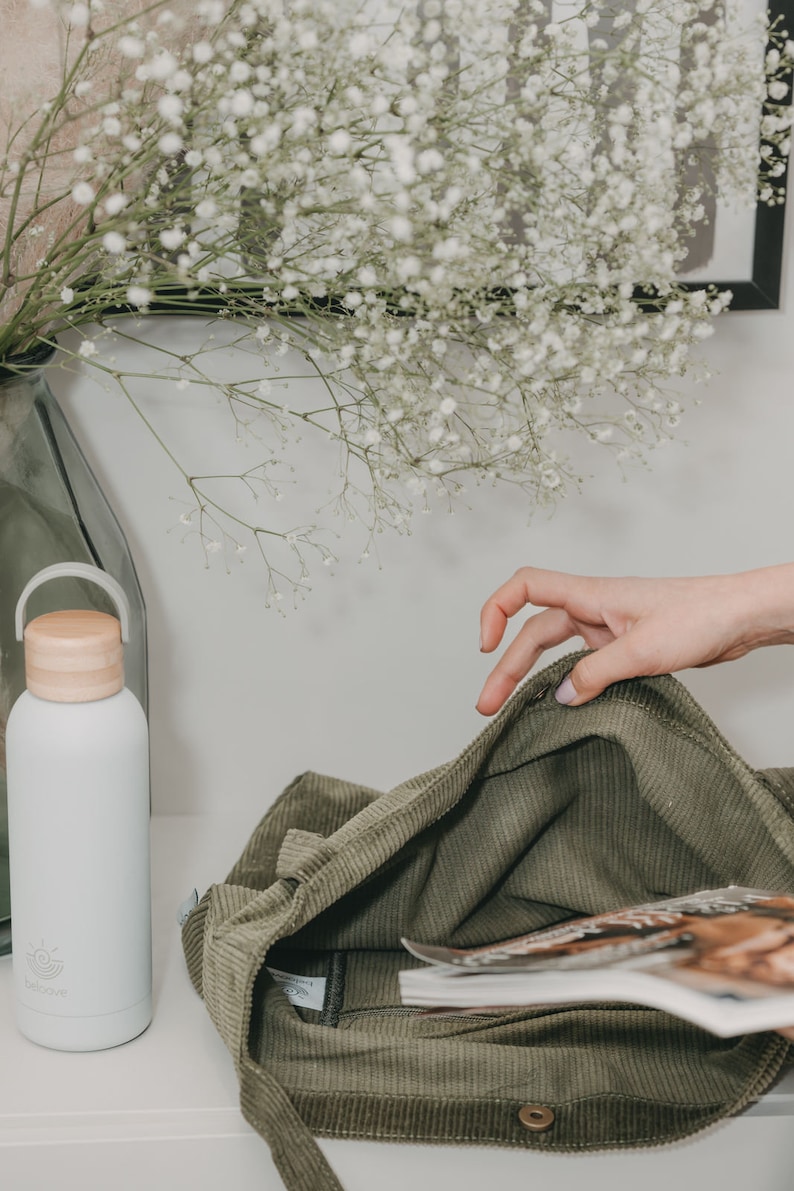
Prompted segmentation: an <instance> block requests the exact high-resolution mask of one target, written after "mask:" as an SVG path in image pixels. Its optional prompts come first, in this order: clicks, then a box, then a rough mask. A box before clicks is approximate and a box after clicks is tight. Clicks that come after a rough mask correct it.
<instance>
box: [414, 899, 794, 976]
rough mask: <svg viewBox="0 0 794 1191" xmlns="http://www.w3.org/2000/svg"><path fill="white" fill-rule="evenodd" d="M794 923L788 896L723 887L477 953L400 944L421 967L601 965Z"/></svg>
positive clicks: (572, 921)
mask: <svg viewBox="0 0 794 1191" xmlns="http://www.w3.org/2000/svg"><path fill="white" fill-rule="evenodd" d="M773 923H774V924H775V925H778V924H782V925H780V926H779V929H780V930H784V931H785V929H786V928H787V927H788V925H789V924H792V925H794V895H791V894H782V893H773V892H770V891H768V890H762V889H747V888H744V887H742V886H738V885H730V886H727V887H726V888H724V889H708V890H703V891H701V892H698V893H693V894H689V895H687V896H685V897H678V898H671V899H668V900H665V901H659V902H653V903H650V904H647V905H642V906H630V907H628V908H626V909H623V910H614V911H608V912H606V913H604V914H597V915H595V916H593V917H590V918H575V919H570V920H568V921H566V922H562V923H559V924H558V925H556V926H551V927H547V928H545V929H543V930H538V931H533V932H532V933H530V934H526V935H519V936H518V937H516V938H512V939H505V940H503V941H501V942H495V943H490V944H487V945H486V946H482V947H470V948H455V947H436V946H429V945H426V944H422V943H416V942H413V941H412V940H410V939H403V940H402V943H403V946H404V947H405V948H406V950H408V951H409V952H410V953H411V955H414V956H415V957H416V958H417V959H421V960H424V961H425V962H426V963H431V964H439V965H442V966H449V967H453V968H463V969H465V970H467V971H478V970H480V971H482V970H502V971H516V970H521V971H524V970H527V969H530V970H537V971H542V970H546V969H555V970H556V969H569V968H577V969H578V968H591V967H599V968H600V967H605V966H607V965H610V964H617V963H620V964H623V963H625V962H627V961H630V960H631V959H633V958H635V957H640V956H644V955H647V954H648V953H651V952H658V951H660V950H663V949H666V948H668V947H680V946H682V945H689V944H694V943H695V941H697V945H698V946H699V947H700V948H705V947H708V946H714V947H721V946H727V945H729V944H731V943H739V942H740V941H741V940H742V939H743V938H745V937H746V936H748V935H757V934H760V933H761V932H762V929H763V928H764V927H765V926H769V925H772V924H773Z"/></svg>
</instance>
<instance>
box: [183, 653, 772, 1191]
mask: <svg viewBox="0 0 794 1191" xmlns="http://www.w3.org/2000/svg"><path fill="white" fill-rule="evenodd" d="M574 660H575V658H574V657H569V658H566V659H563V660H561V661H560V662H557V663H556V664H554V665H552V666H550V667H548V668H547V669H546V670H544V671H543V672H542V673H540V674H538V675H537V676H536V677H534V678H531V679H530V680H528V681H527V682H526V683H525V684H524V685H523V687H522V688H520V689H519V691H518V692H517V693H516V694H515V695H514V696H513V698H512V699H511V700H510V702H509V703H508V704H507V706H506V707H505V708H504V709H503V710H502V712H501V713H500V714H499V716H497V717H496V718H495V719H494V720H493V721H491V722H490V723H489V724H488V726H487V727H486V728H485V730H484V731H483V732H482V733H481V734H480V735H479V736H478V737H477V738H476V739H475V740H474V741H473V742H472V743H471V744H470V745H469V746H468V747H467V748H466V749H464V751H463V752H462V753H461V754H460V756H458V757H457V758H456V759H455V760H453V761H451V762H449V763H447V764H445V765H442V766H441V767H439V768H438V769H435V770H432V771H431V772H429V773H425V774H422V775H421V776H419V777H415V778H412V779H411V780H409V781H406V782H404V783H403V784H402V785H400V786H398V787H397V788H396V789H394V790H391V791H390V792H389V793H386V794H378V793H377V792H376V791H374V790H370V789H365V788H363V787H360V786H357V785H353V784H351V783H349V782H345V781H339V780H336V779H333V778H328V777H322V776H319V775H317V774H314V773H307V774H304V775H303V776H302V777H299V778H297V779H296V781H294V782H293V783H292V785H291V786H289V788H288V789H287V790H286V791H285V792H284V793H283V794H282V795H281V797H280V798H279V799H278V800H277V801H276V802H275V804H274V805H273V806H272V807H271V809H270V810H268V812H267V813H266V814H265V816H264V818H263V819H262V821H261V822H260V824H259V826H258V827H257V828H256V830H255V831H254V833H253V835H252V837H251V839H250V841H249V843H248V845H247V847H246V848H245V851H244V852H243V854H242V856H241V857H240V860H239V861H238V863H237V864H236V865H235V867H234V869H233V870H232V872H231V873H230V874H229V876H228V877H227V879H226V881H225V882H224V883H223V884H218V885H213V886H212V887H211V888H210V889H209V890H208V891H207V893H206V894H205V895H204V897H203V898H202V899H201V901H200V902H199V904H198V906H197V907H196V908H195V909H194V910H193V912H192V913H191V914H190V916H189V917H188V919H187V921H186V923H185V924H184V926H183V943H184V949H185V955H186V959H187V965H188V970H189V972H190V976H191V979H192V981H193V983H194V985H195V987H196V989H197V990H198V992H199V993H200V994H201V995H202V996H203V998H204V1000H205V1002H206V1005H207V1009H208V1010H209V1013H210V1015H211V1016H212V1019H213V1021H214V1023H215V1025H216V1027H217V1029H218V1031H219V1032H220V1034H221V1037H222V1038H223V1040H224V1042H225V1044H226V1046H227V1047H228V1049H229V1051H230V1052H231V1055H232V1058H233V1060H234V1063H235V1065H236V1069H237V1073H238V1076H239V1080H240V1088H241V1104H242V1111H243V1113H244V1115H245V1117H246V1118H247V1120H248V1121H249V1122H250V1123H251V1124H252V1125H253V1126H254V1127H255V1129H257V1130H258V1132H259V1133H260V1134H261V1135H262V1136H263V1137H264V1138H265V1139H266V1141H267V1142H268V1143H269V1144H270V1147H271V1150H272V1153H273V1157H274V1160H275V1163H276V1165H277V1167H278V1169H279V1171H280V1174H281V1177H282V1179H283V1181H284V1184H285V1186H286V1187H287V1188H288V1191H340V1184H339V1182H338V1180H337V1179H336V1177H335V1175H334V1173H333V1171H332V1170H331V1168H330V1166H329V1164H328V1163H327V1161H326V1159H325V1157H324V1155H323V1153H322V1151H321V1150H320V1148H319V1146H318V1145H317V1143H316V1141H315V1137H317V1136H319V1137H346V1138H366V1139H370V1140H378V1139H382V1140H388V1141H400V1140H402V1141H406V1142H430V1143H439V1142H449V1143H452V1144H457V1145H460V1144H475V1145H485V1144H489V1145H493V1144H498V1145H505V1146H514V1147H523V1148H527V1149H542V1150H544V1151H555V1150H556V1151H573V1150H576V1151H584V1150H588V1149H593V1150H594V1149H605V1148H616V1147H620V1148H627V1147H635V1146H650V1145H657V1144H660V1143H663V1142H668V1141H673V1140H676V1139H678V1138H682V1137H685V1136H687V1135H690V1134H692V1133H694V1132H696V1131H698V1130H700V1129H703V1128H705V1127H706V1126H707V1125H709V1124H711V1123H713V1122H715V1121H717V1120H719V1119H720V1118H722V1117H725V1116H727V1115H729V1114H732V1113H734V1112H736V1111H738V1110H740V1109H741V1108H742V1107H744V1106H745V1105H746V1104H748V1103H749V1102H750V1101H752V1100H753V1099H755V1098H756V1097H757V1096H758V1095H759V1094H761V1093H762V1092H763V1091H764V1090H765V1089H767V1088H768V1087H769V1085H770V1084H771V1082H772V1081H773V1080H774V1079H775V1077H776V1075H777V1074H778V1072H779V1070H780V1068H781V1065H782V1064H783V1062H784V1060H785V1058H786V1055H787V1053H788V1049H789V1048H788V1043H786V1042H785V1041H784V1040H783V1038H781V1037H780V1036H779V1035H777V1034H773V1033H765V1034H754V1035H748V1036H743V1037H737V1038H727V1039H726V1038H717V1037H714V1036H712V1035H711V1034H707V1033H705V1032H703V1031H701V1030H699V1029H697V1028H696V1027H694V1026H691V1025H688V1024H687V1023H685V1022H683V1021H679V1020H677V1019H675V1018H672V1017H670V1016H668V1015H667V1014H665V1013H662V1012H659V1011H657V1010H652V1009H645V1008H642V1007H637V1006H627V1005H620V1006H618V1005H615V1004H599V1005H587V1006H565V1007H555V1008H548V1007H547V1008H541V1009H534V1010H521V1011H516V1012H510V1013H508V1014H506V1015H504V1016H500V1017H498V1018H494V1017H493V1016H490V1017H489V1016H484V1015H481V1016H478V1015H477V1014H476V1013H472V1014H470V1015H462V1016H454V1017H452V1016H448V1017H433V1016H426V1015H423V1014H422V1012H421V1011H420V1010H413V1009H407V1008H405V1007H403V1006H402V1005H401V1004H400V998H399V994H398V990H397V973H398V971H399V970H400V969H401V968H404V967H407V966H409V965H410V964H411V963H412V962H415V961H412V960H411V957H409V956H408V955H407V953H406V952H405V951H404V949H403V948H402V946H401V944H400V938H401V936H408V937H410V938H412V939H415V940H417V941H421V942H428V943H445V944H451V945H454V946H474V945H479V944H482V943H486V942H489V941H492V940H498V939H504V938H508V937H510V936H515V935H518V934H522V933H524V932H526V931H530V930H534V929H536V928H540V927H544V926H548V925H550V924H553V923H556V922H560V921H562V920H564V919H566V918H570V917H573V916H579V915H589V914H596V913H599V912H602V911H605V910H609V909H616V908H622V907H625V906H628V905H631V904H634V903H643V902H652V901H656V900H659V899H661V898H666V897H673V896H679V895H683V894H687V893H691V892H693V891H694V890H699V889H709V888H717V887H720V886H724V885H728V884H739V885H746V886H754V887H760V888H766V889H773V890H788V891H794V822H793V821H792V810H793V809H794V771H789V770H767V771H763V772H755V771H754V770H752V769H750V768H749V767H748V766H747V765H746V764H745V762H744V761H743V760H742V759H741V758H740V757H739V756H738V755H737V754H736V753H735V752H734V750H733V749H732V748H731V747H730V745H729V744H728V743H727V742H726V741H725V739H724V738H723V737H722V736H721V734H720V733H719V731H718V730H717V728H716V727H715V726H714V724H713V723H712V722H711V721H710V720H709V718H708V717H707V716H706V714H705V713H704V712H703V710H702V709H701V708H700V707H699V706H698V705H697V703H696V702H695V701H694V700H693V699H692V698H691V696H690V695H689V694H688V693H687V691H686V689H685V688H684V687H683V686H682V685H681V684H680V683H678V682H677V681H676V680H675V679H673V678H671V677H669V676H664V677H661V678H652V679H635V680H631V681H628V682H622V683H618V684H616V685H615V686H613V687H611V688H609V689H608V690H607V691H606V692H605V693H604V694H603V695H601V696H600V697H599V698H598V699H596V700H594V701H593V702H592V703H589V704H587V705H585V706H583V707H579V708H570V707H562V706H560V705H559V704H558V703H557V701H556V699H555V698H554V689H555V687H556V686H557V684H558V683H559V682H560V681H561V679H562V677H563V675H564V674H565V673H567V671H568V670H569V669H570V668H571V666H572V664H573V662H574ZM270 969H273V970H274V971H276V972H277V973H288V974H292V975H294V976H299V977H301V978H302V980H303V985H304V987H306V986H309V987H311V988H312V989H313V990H314V996H315V997H317V995H318V990H321V992H322V995H321V997H320V999H319V1000H318V1001H316V1007H313V1008H307V1007H304V1006H302V1005H300V1004H295V1003H293V1001H294V1000H295V999H296V998H295V996H293V997H292V1000H291V999H290V998H289V996H288V995H287V993H288V992H289V989H287V990H286V991H285V990H284V988H283V985H284V976H283V975H282V976H280V977H279V978H278V979H277V978H274V977H273V976H272V975H271V974H270Z"/></svg>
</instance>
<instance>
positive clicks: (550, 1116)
mask: <svg viewBox="0 0 794 1191" xmlns="http://www.w3.org/2000/svg"><path fill="white" fill-rule="evenodd" d="M518 1119H519V1121H520V1122H521V1124H522V1125H523V1126H524V1128H525V1129H529V1130H530V1132H531V1133H545V1132H546V1130H547V1129H551V1127H552V1125H553V1124H554V1113H553V1112H552V1111H551V1109H550V1108H545V1107H544V1106H543V1105H542V1104H525V1105H524V1107H523V1108H519V1110H518Z"/></svg>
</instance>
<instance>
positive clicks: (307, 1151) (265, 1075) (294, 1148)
mask: <svg viewBox="0 0 794 1191" xmlns="http://www.w3.org/2000/svg"><path fill="white" fill-rule="evenodd" d="M239 1077H240V1107H241V1108H242V1111H243V1116H244V1117H245V1119H246V1120H247V1121H248V1123H249V1124H250V1125H253V1127H254V1128H255V1129H256V1131H257V1132H258V1133H259V1134H260V1136H261V1137H264V1139H265V1141H266V1142H267V1144H268V1146H269V1147H270V1153H271V1155H272V1157H273V1162H274V1164H275V1166H276V1169H277V1170H278V1173H279V1174H280V1175H281V1178H282V1180H283V1183H284V1186H285V1187H286V1189H287V1191H344V1188H343V1186H342V1184H341V1183H340V1182H339V1179H338V1178H337V1177H336V1175H335V1174H334V1172H333V1170H332V1169H331V1167H330V1165H329V1163H328V1159H327V1158H326V1156H325V1154H324V1153H323V1151H322V1150H321V1149H320V1146H319V1145H318V1143H317V1138H316V1137H315V1136H314V1134H313V1133H312V1132H311V1130H310V1129H309V1127H308V1125H307V1124H306V1122H305V1121H304V1120H303V1118H302V1117H301V1115H300V1114H299V1112H298V1110H297V1109H296V1108H295V1105H294V1104H293V1103H292V1101H291V1100H290V1098H289V1096H288V1095H287V1093H286V1091H285V1090H284V1088H283V1087H282V1086H281V1084H280V1083H279V1082H278V1080H277V1079H276V1078H275V1076H273V1075H271V1073H270V1072H269V1071H268V1070H266V1068H264V1067H261V1066H259V1064H257V1063H255V1062H254V1060H253V1059H252V1058H251V1057H250V1056H246V1057H245V1058H244V1059H243V1062H242V1065H241V1067H240V1070H239Z"/></svg>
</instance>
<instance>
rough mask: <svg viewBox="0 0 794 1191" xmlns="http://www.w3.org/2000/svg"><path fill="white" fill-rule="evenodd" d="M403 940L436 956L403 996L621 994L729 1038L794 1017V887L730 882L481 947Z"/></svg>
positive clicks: (542, 1001) (443, 999) (480, 998)
mask: <svg viewBox="0 0 794 1191" xmlns="http://www.w3.org/2000/svg"><path fill="white" fill-rule="evenodd" d="M402 941H403V945H404V946H405V947H406V949H407V950H408V951H409V952H410V953H411V954H412V955H413V956H415V957H416V958H417V959H420V960H423V961H425V963H426V964H428V965H429V966H427V967H425V968H412V969H406V970H405V971H403V972H401V973H400V993H401V997H402V1001H403V1003H404V1004H406V1005H415V1006H420V1007H425V1008H428V1009H436V1010H444V1009H449V1010H461V1009H464V1008H466V1009H468V1010H469V1011H471V1010H473V1009H474V1010H477V1009H479V1010H481V1011H487V1012H494V1011H495V1010H496V1011H498V1010H500V1009H509V1008H512V1009H516V1008H520V1007H526V1008H531V1007H537V1006H539V1005H547V1004H565V1003H577V1002H582V1001H621V1002H629V1003H632V1004H642V1005H648V1006H651V1007H653V1008H657V1009H664V1010H666V1011H667V1012H669V1013H671V1014H674V1015H676V1016H678V1017H681V1018H684V1019H686V1020H688V1021H691V1022H693V1023H694V1024H695V1025H698V1026H701V1027H703V1028H704V1029H707V1030H710V1031H711V1032H712V1033H715V1034H719V1035H722V1036H731V1035H734V1034H741V1033H750V1032H754V1031H757V1030H767V1029H776V1028H778V1027H783V1026H791V1025H794V894H788V893H774V892H770V891H767V890H762V889H746V888H743V887H741V886H734V885H731V886H728V887H726V888H724V889H712V890H703V891H701V892H698V893H693V894H689V895H687V896H685V897H678V898H671V899H668V900H665V901H659V902H654V903H652V904H649V905H641V906H631V907H629V908H627V909H624V910H615V911H610V912H607V913H604V914H597V915H595V916H594V917H590V918H577V919H571V920H568V921H566V922H563V923H560V924H558V925H556V926H551V927H547V928H545V929H542V930H538V931H533V932H532V933H531V934H527V935H521V936H519V937H517V938H512V939H506V940H503V941H501V942H495V943H491V944H487V945H485V946H481V947H473V948H454V947H442V946H429V945H424V944H421V943H415V942H412V941H411V940H408V939H403V940H402Z"/></svg>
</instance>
